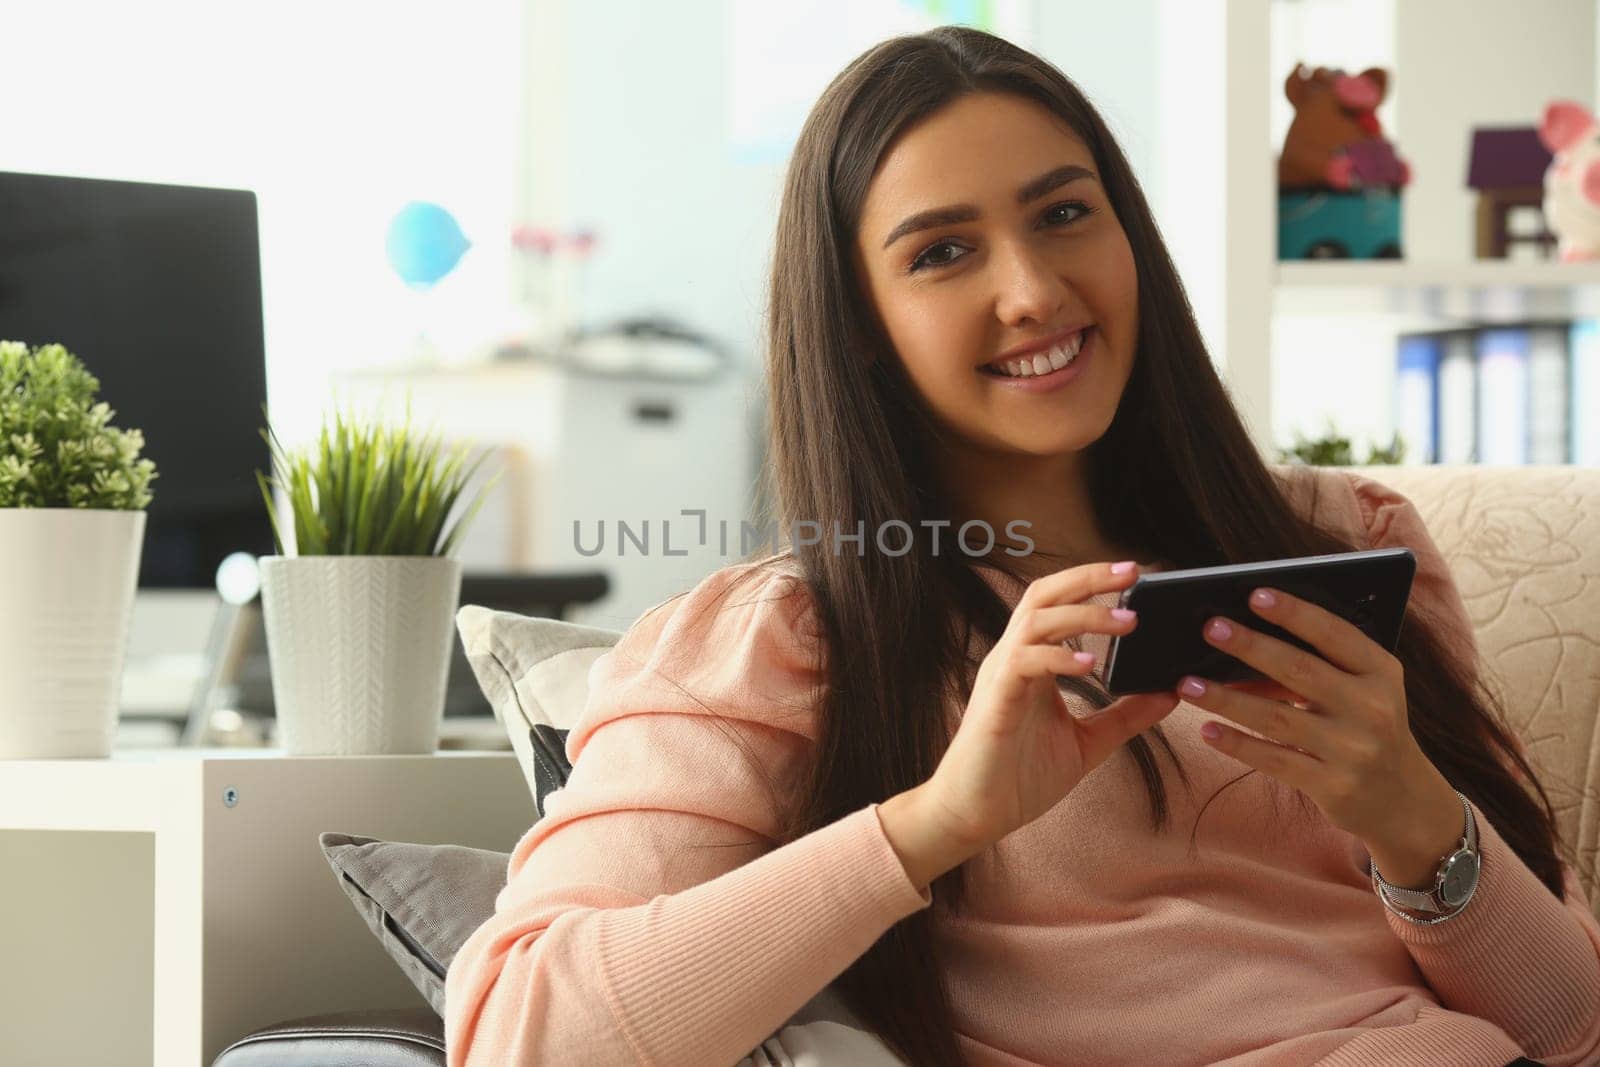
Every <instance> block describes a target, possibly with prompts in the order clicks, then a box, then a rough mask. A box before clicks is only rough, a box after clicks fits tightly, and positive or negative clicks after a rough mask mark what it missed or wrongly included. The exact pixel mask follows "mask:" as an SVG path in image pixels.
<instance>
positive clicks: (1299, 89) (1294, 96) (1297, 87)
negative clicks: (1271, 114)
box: [1283, 63, 1310, 108]
mask: <svg viewBox="0 0 1600 1067" xmlns="http://www.w3.org/2000/svg"><path fill="white" fill-rule="evenodd" d="M1309 74H1310V71H1308V70H1306V65H1305V64H1304V63H1296V64H1295V65H1294V69H1293V70H1291V71H1290V72H1289V77H1288V79H1287V80H1286V81H1285V82H1284V83H1283V95H1284V96H1286V97H1288V98H1289V103H1291V104H1293V105H1294V106H1295V107H1297V108H1298V107H1299V106H1300V101H1301V100H1304V99H1305V95H1306V77H1307V76H1308V75H1309Z"/></svg>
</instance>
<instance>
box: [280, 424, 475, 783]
mask: <svg viewBox="0 0 1600 1067" xmlns="http://www.w3.org/2000/svg"><path fill="white" fill-rule="evenodd" d="M262 436H263V437H265V438H266V440H267V443H268V445H269V448H270V450H271V453H272V461H273V467H274V471H275V473H274V475H273V476H272V477H270V478H269V477H267V476H265V475H263V474H261V473H260V472H259V471H258V472H257V474H256V478H257V481H258V482H259V483H260V485H261V492H262V496H263V497H264V498H265V500H266V504H267V512H268V515H269V517H270V519H271V521H272V528H273V536H274V539H275V541H276V544H277V549H278V552H279V553H280V554H279V555H276V556H267V557H264V558H263V559H262V560H261V608H262V615H263V618H264V620H265V622H266V631H267V654H268V659H269V660H270V662H271V669H272V689H273V704H274V707H275V709H276V716H277V721H278V731H279V740H280V742H281V744H282V746H283V748H284V749H285V750H286V751H287V752H288V753H289V754H290V755H300V756H319V755H399V754H417V753H429V752H432V751H433V750H434V748H435V747H436V745H437V744H438V739H439V723H440V719H441V717H442V716H443V714H444V697H445V684H446V682H447V680H448V673H449V667H450V650H451V641H452V640H453V639H454V622H453V620H454V618H455V610H456V602H457V600H458V599H459V597H460V594H461V564H460V562H459V561H458V560H455V559H453V558H451V556H450V553H451V552H452V551H453V550H454V548H455V546H456V544H457V542H458V541H459V539H460V537H461V535H462V533H463V531H464V530H465V529H466V527H467V525H468V524H469V523H470V522H471V520H472V519H473V517H474V516H475V515H476V514H477V511H478V509H479V508H480V507H482V505H483V502H484V499H485V495H486V494H487V493H488V491H489V489H490V488H492V487H493V485H494V483H495V482H496V481H498V480H499V476H498V475H496V476H495V478H493V479H491V480H490V481H489V483H488V484H486V485H485V486H483V488H482V489H481V490H479V492H478V494H477V498H476V500H475V501H474V502H473V504H472V505H471V507H470V509H469V510H467V511H466V513H465V514H464V515H462V516H461V517H460V518H458V520H457V521H456V523H455V525H454V526H453V527H451V528H449V529H448V530H447V529H446V520H447V518H448V517H449V515H450V512H451V510H452V509H453V508H454V507H455V505H456V503H457V500H458V498H459V497H460V496H461V493H462V490H463V489H464V488H465V487H466V484H467V483H468V481H470V480H471V478H472V476H473V474H474V473H475V472H476V470H477V468H478V466H479V465H480V464H481V463H482V462H483V459H484V458H486V457H480V458H479V459H478V461H477V462H476V463H473V464H472V465H471V467H470V468H466V467H465V462H466V457H467V455H468V453H469V451H470V446H467V445H462V446H460V447H458V448H457V449H455V450H454V451H453V452H452V453H450V454H449V455H444V454H442V451H441V446H440V443H439V441H438V440H437V439H436V438H422V439H420V440H419V439H418V437H417V436H416V435H415V434H413V433H412V431H411V429H410V408H409V404H408V405H407V417H406V423H405V425H403V426H401V427H399V428H385V427H384V426H382V425H380V424H379V423H378V422H377V421H376V420H372V421H363V420H361V419H359V418H348V419H347V418H346V417H345V416H343V415H339V414H336V415H335V416H334V425H333V426H332V427H331V428H330V427H329V426H328V425H327V423H326V421H324V423H323V426H322V430H321V436H320V438H319V440H318V441H317V442H316V443H315V445H314V446H312V447H310V448H308V449H305V450H302V451H299V452H295V453H292V454H291V453H289V452H287V451H286V450H285V449H284V448H283V446H282V444H281V443H280V442H279V440H278V436H277V434H276V433H275V432H273V430H272V428H271V426H270V421H269V425H268V427H267V429H265V430H263V431H262ZM273 487H276V488H277V489H279V490H280V491H281V492H282V494H283V497H284V499H285V500H286V501H287V506H288V510H289V514H288V516H287V518H288V520H289V521H288V522H285V521H281V518H280V514H279V509H278V507H277V505H276V504H275V503H274V501H273V494H272V488H273ZM291 532H292V534H293V538H292V541H291V539H290V538H289V537H288V536H286V535H287V534H289V533H291ZM291 545H292V549H291V547H290V546H291Z"/></svg>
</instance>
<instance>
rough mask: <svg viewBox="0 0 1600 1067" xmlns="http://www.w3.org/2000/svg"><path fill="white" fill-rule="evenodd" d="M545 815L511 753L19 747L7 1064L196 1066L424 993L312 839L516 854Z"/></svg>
mask: <svg viewBox="0 0 1600 1067" xmlns="http://www.w3.org/2000/svg"><path fill="white" fill-rule="evenodd" d="M536 817H537V813H536V812H535V811H534V808H533V801H532V798H531V797H530V795H529V792H528V786H527V782H526V780H525V779H524V778H523V776H522V771H521V769H520V768H519V767H518V766H517V761H516V758H515V757H514V756H512V755H511V753H509V752H461V753H453V752H452V753H444V752H441V753H438V754H436V755H432V756H320V757H292V756H285V755H284V754H283V753H282V752H281V751H273V750H249V751H246V750H239V751H235V750H207V749H174V750H162V751H150V752H133V751H125V752H115V753H113V754H112V756H111V757H110V758H109V759H99V760H14V761H11V762H9V763H7V764H5V766H4V770H3V772H0V871H4V872H5V876H6V885H5V890H4V895H3V897H0V899H3V900H4V901H5V904H6V907H5V909H4V914H3V915H0V945H3V946H5V949H6V963H7V967H6V974H5V976H4V977H0V993H3V994H4V1001H5V1005H6V1011H5V1014H4V1016H3V1021H0V1063H4V1064H7V1065H13V1064H16V1065H21V1064H41V1065H42V1064H95V1065H97V1067H205V1065H206V1064H209V1063H210V1062H211V1061H212V1060H213V1059H215V1058H216V1056H217V1055H218V1054H219V1053H220V1052H221V1051H222V1050H223V1048H225V1047H226V1046H227V1045H228V1044H230V1043H231V1042H233V1041H235V1040H237V1039H238V1038H240V1037H243V1036H244V1035H245V1034H247V1033H249V1032H251V1031H252V1030H255V1029H257V1028H259V1027H262V1026H265V1025H268V1024H270V1023H274V1022H280V1021H282V1020H285V1019H292V1018H299V1017H302V1016H309V1015H321V1014H325V1013H327V1012H332V1011H347V1010H349V1011H354V1010H365V1009H369V1008H370V1009H378V1008H402V1007H420V1006H421V1005H422V1004H423V1000H422V998H421V997H420V996H419V995H418V994H417V992H416V990H415V989H413V988H412V987H411V985H410V983H409V982H408V981H407V980H406V978H405V976H404V975H402V974H401V972H400V969H399V967H397V966H396V965H395V964H394V962H393V961H392V960H390V959H389V957H388V955H387V954H386V953H385V952H384V950H383V948H382V946H381V945H379V943H378V941H377V939H376V938H374V937H373V936H372V934H371V933H370V932H369V931H368V930H367V928H366V925H365V923H364V922H363V921H362V919H361V917H360V916H359V915H358V914H357V913H356V911H355V909H354V908H353V907H352V906H351V905H350V902H349V900H348V899H347V898H346V897H345V895H344V893H343V892H341V890H340V888H339V884H338V879H337V878H336V876H335V875H334V874H333V872H332V871H331V870H330V869H329V867H328V863H327V861H326V860H325V859H324V858H323V855H322V850H321V848H320V847H319V845H318V843H317V836H318V835H319V834H320V833H322V832H323V831H326V830H333V831H339V832H343V833H350V834H360V835H363V836H367V837H374V838H378V839H380V840H387V841H411V842H417V843H422V844H457V845H465V846H468V847H472V848H482V849H489V850H493V851H500V852H509V851H510V850H511V848H512V847H513V846H515V844H516V842H517V840H518V839H519V838H520V837H521V836H522V834H523V833H525V832H526V831H527V828H528V827H529V826H531V825H533V821H534V819H535V818H536Z"/></svg>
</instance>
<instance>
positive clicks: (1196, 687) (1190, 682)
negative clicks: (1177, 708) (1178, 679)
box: [1178, 678, 1206, 697]
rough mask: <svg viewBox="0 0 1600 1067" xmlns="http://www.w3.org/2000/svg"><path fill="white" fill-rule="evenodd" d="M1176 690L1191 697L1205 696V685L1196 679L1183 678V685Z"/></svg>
mask: <svg viewBox="0 0 1600 1067" xmlns="http://www.w3.org/2000/svg"><path fill="white" fill-rule="evenodd" d="M1178 688H1179V690H1181V691H1182V692H1184V693H1185V694H1187V695H1189V696H1192V697H1201V696H1205V695H1206V686H1205V683H1204V682H1202V681H1201V680H1200V679H1198V678H1185V679H1184V680H1183V684H1182V685H1180V686H1179V687H1178Z"/></svg>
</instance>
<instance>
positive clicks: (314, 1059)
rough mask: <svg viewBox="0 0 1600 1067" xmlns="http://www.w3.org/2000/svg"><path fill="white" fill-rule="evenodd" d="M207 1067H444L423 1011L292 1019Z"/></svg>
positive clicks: (438, 1038) (436, 1030)
mask: <svg viewBox="0 0 1600 1067" xmlns="http://www.w3.org/2000/svg"><path fill="white" fill-rule="evenodd" d="M212 1067H445V1059H444V1023H443V1022H441V1021H440V1019H439V1017H438V1016H437V1015H435V1014H434V1013H433V1012H431V1011H429V1010H428V1009H427V1008H406V1009H403V1010H395V1011H357V1012H341V1013H339V1014H337V1015H317V1016H313V1017H311V1018H306V1019H294V1020H292V1021H290V1022H284V1023H277V1024H274V1025H272V1026H268V1027H264V1028H263V1029H260V1030H257V1031H256V1032H255V1033H253V1034H250V1035H249V1036H248V1037H243V1038H240V1039H239V1040H238V1041H235V1042H234V1043H233V1044H232V1045H229V1046H228V1047H227V1048H225V1049H223V1050H222V1054H221V1055H219V1056H218V1057H217V1058H216V1059H215V1060H213V1061H212Z"/></svg>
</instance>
